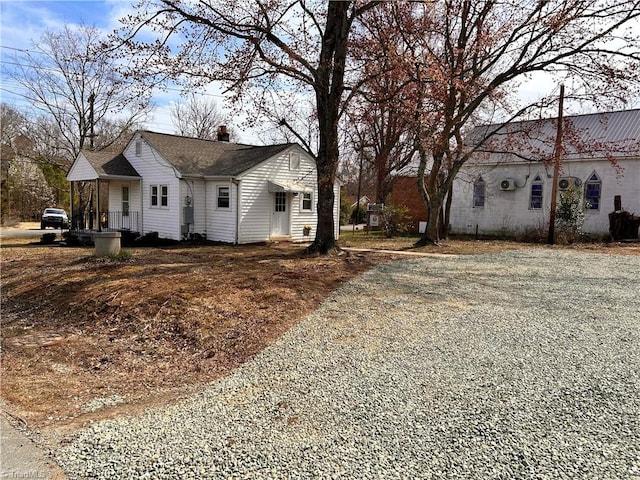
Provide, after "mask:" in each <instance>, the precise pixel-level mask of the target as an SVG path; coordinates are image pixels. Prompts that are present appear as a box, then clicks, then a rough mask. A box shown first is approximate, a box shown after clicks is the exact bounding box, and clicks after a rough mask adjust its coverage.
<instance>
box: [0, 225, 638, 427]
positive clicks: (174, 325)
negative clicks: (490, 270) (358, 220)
mask: <svg viewBox="0 0 640 480" xmlns="http://www.w3.org/2000/svg"><path fill="white" fill-rule="evenodd" d="M414 241H415V239H411V238H404V239H402V238H400V239H384V238H379V237H375V236H373V235H370V236H366V235H365V234H363V233H359V234H356V235H355V236H354V235H344V236H343V237H342V241H341V243H342V245H343V246H354V247H359V248H365V247H371V248H384V249H396V250H408V249H410V247H411V244H412V243H413V242H414ZM33 242H34V240H33V239H32V240H28V239H13V238H11V239H8V238H5V239H3V240H2V249H1V254H2V272H1V274H2V356H3V359H2V365H1V373H2V385H1V393H2V399H3V400H4V403H5V408H6V409H7V410H8V411H9V413H11V414H12V415H14V416H16V417H18V418H20V419H22V420H23V421H24V422H26V424H27V425H28V426H29V427H30V428H36V429H40V430H43V429H44V430H45V431H47V430H50V431H53V430H56V431H58V432H59V433H62V432H65V431H69V430H74V429H75V428H77V427H79V426H81V425H83V424H85V423H86V422H88V421H91V420H98V419H104V418H109V417H112V416H115V415H120V414H125V413H131V412H135V411H138V410H139V409H142V408H144V407H147V406H151V405H159V404H166V403H167V402H170V401H172V400H175V399H176V398H179V397H181V396H185V395H187V394H189V393H191V392H193V391H196V390H197V389H198V388H200V387H201V386H202V384H203V383H206V382H210V381H212V380H215V379H217V378H220V377H221V376H223V375H226V374H228V373H229V372H230V371H232V370H233V369H234V368H235V367H237V366H238V365H240V364H242V363H243V362H246V361H247V360H248V359H250V358H252V357H253V356H255V355H256V354H257V353H259V352H260V351H261V350H262V349H264V348H265V347H266V346H267V345H269V344H270V343H271V342H273V341H274V340H275V339H277V338H278V337H279V336H280V335H282V334H283V333H284V332H285V331H287V330H288V329H289V328H291V327H292V326H293V325H294V324H295V323H296V322H297V321H298V320H300V319H301V318H303V317H304V316H305V315H306V314H308V313H310V312H311V311H313V309H315V308H316V307H317V306H318V305H319V303H320V302H321V301H322V300H323V299H325V298H326V297H327V296H328V295H329V294H330V293H331V292H332V291H333V290H334V289H335V288H336V287H337V286H338V285H340V284H341V283H343V282H344V281H346V280H348V279H349V278H352V277H353V276H355V275H358V274H359V273H361V272H363V271H364V270H366V269H368V268H370V267H371V266H373V265H374V264H376V263H379V262H386V261H390V260H392V259H393V258H394V256H393V255H389V254H379V253H366V254H348V253H347V254H344V255H335V256H330V257H304V256H302V255H301V250H302V247H301V246H300V245H291V244H286V243H281V244H271V245H252V246H176V247H167V248H131V249H125V252H126V254H124V255H121V256H120V257H119V258H106V259H105V258H96V257H94V256H93V249H92V248H72V247H61V246H48V245H47V246H45V245H38V244H36V243H33ZM524 247H531V246H530V245H523V244H518V243H515V242H501V241H484V242H478V241H474V240H455V241H449V242H447V243H446V244H445V245H444V246H442V247H423V248H420V249H411V250H412V251H419V252H431V253H450V254H474V253H485V252H494V251H500V250H504V249H515V248H524ZM537 248H548V247H544V246H539V247H537ZM554 248H562V247H554ZM572 248H581V249H585V250H589V251H597V252H612V253H614V252H615V253H617V254H630V255H639V254H640V245H638V244H605V245H581V246H579V247H572Z"/></svg>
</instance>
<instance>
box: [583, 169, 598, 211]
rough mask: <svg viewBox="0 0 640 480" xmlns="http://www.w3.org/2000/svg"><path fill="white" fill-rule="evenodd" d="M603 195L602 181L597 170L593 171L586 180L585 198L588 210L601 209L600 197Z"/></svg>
mask: <svg viewBox="0 0 640 480" xmlns="http://www.w3.org/2000/svg"><path fill="white" fill-rule="evenodd" d="M601 195H602V181H601V180H600V177H598V174H597V173H596V172H593V173H592V174H591V175H590V176H589V178H588V179H587V181H586V182H584V199H585V202H586V203H587V210H600V197H601Z"/></svg>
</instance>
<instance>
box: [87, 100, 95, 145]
mask: <svg viewBox="0 0 640 480" xmlns="http://www.w3.org/2000/svg"><path fill="white" fill-rule="evenodd" d="M95 101H96V94H95V93H93V92H91V95H89V129H90V133H89V148H90V149H91V150H93V149H94V148H95V145H94V144H93V138H94V137H95V136H96V134H95V130H94V125H93V104H94V103H95Z"/></svg>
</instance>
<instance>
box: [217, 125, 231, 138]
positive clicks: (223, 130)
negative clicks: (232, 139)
mask: <svg viewBox="0 0 640 480" xmlns="http://www.w3.org/2000/svg"><path fill="white" fill-rule="evenodd" d="M218 141H219V142H228V141H229V132H227V126H226V125H220V126H219V127H218Z"/></svg>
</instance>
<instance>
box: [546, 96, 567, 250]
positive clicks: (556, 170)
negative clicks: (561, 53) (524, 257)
mask: <svg viewBox="0 0 640 480" xmlns="http://www.w3.org/2000/svg"><path fill="white" fill-rule="evenodd" d="M563 104H564V85H560V102H559V104H558V128H557V131H556V145H555V148H554V151H553V185H552V186H551V213H550V214H549V236H548V238H547V243H548V244H549V245H553V244H554V243H555V241H556V239H555V237H556V235H555V234H556V203H557V199H558V177H559V176H560V163H561V158H562V127H563V125H562V123H563V118H562V112H563V106H564V105H563Z"/></svg>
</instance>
